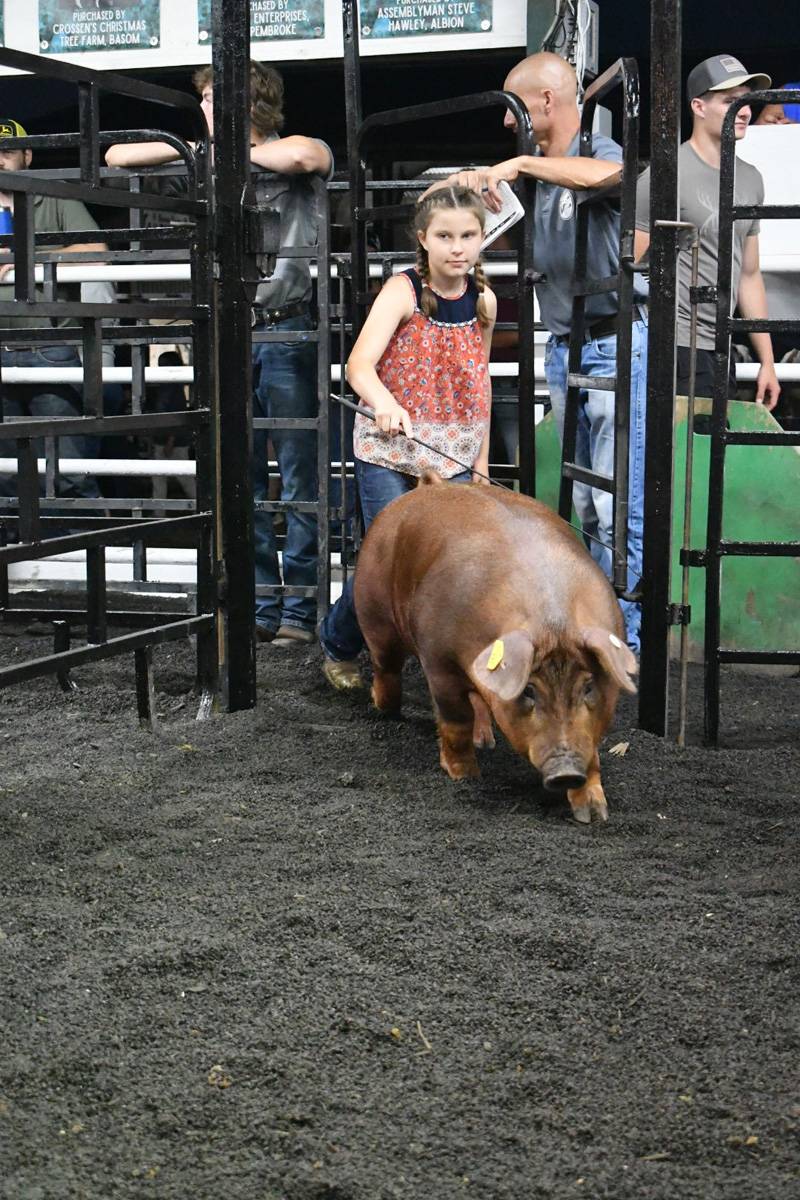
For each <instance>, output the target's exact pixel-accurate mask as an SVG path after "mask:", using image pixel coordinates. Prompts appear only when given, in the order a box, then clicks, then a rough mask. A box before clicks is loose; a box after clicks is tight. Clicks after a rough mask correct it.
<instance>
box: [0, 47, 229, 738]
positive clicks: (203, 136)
mask: <svg viewBox="0 0 800 1200" xmlns="http://www.w3.org/2000/svg"><path fill="white" fill-rule="evenodd" d="M0 63H2V64H3V65H4V66H8V67H13V68H16V69H18V70H21V71H25V72H30V73H32V74H35V75H36V76H37V77H39V78H43V79H46V78H51V79H57V80H60V81H63V82H65V83H68V84H72V85H74V86H75V87H76V88H77V93H78V108H79V132H78V133H77V134H66V135H54V136H39V137H28V138H23V139H19V138H16V139H6V140H5V141H4V143H3V144H4V147H5V148H8V149H32V150H35V149H36V148H41V147H59V148H70V149H77V150H78V151H79V155H80V172H79V178H78V179H77V181H75V182H73V181H71V180H64V179H63V178H62V179H55V178H52V177H50V178H42V177H41V176H37V174H36V173H35V172H30V171H20V172H15V173H11V172H7V173H4V181H3V187H4V190H6V191H8V192H9V193H11V194H13V200H14V207H13V233H10V234H9V233H7V234H4V235H3V236H2V237H0V247H3V248H6V249H8V248H10V249H12V250H13V254H14V266H15V282H14V300H13V301H9V302H6V303H2V304H0V342H2V345H3V349H4V350H5V351H6V352H9V351H10V350H13V349H14V348H18V347H19V346H20V345H26V346H34V347H36V346H47V345H53V344H59V345H78V346H80V347H81V350H82V358H83V412H82V415H79V416H75V417H48V418H40V417H35V418H34V417H28V418H21V419H11V420H3V422H2V434H3V437H4V438H6V439H9V440H11V441H13V443H14V444H15V447H16V458H17V467H18V471H17V479H18V484H17V492H18V495H17V498H16V499H13V498H12V499H6V501H5V502H4V505H3V510H2V518H1V519H0V543H2V544H0V605H1V606H2V608H1V609H0V617H1V618H2V619H3V620H5V621H10V620H20V619H26V618H30V617H31V616H38V617H41V615H42V612H41V610H40V609H36V610H27V609H24V608H19V607H15V606H14V605H13V604H12V603H11V596H10V590H9V584H8V567H9V564H11V563H14V562H20V561H30V560H36V559H42V558H47V557H49V556H52V555H54V554H59V553H63V552H66V551H74V550H78V551H85V553H86V576H87V586H86V609H85V610H84V611H81V610H79V609H63V608H60V609H58V610H54V609H50V610H48V617H49V618H50V619H51V620H54V621H55V622H56V626H55V645H54V647H53V653H51V654H47V655H43V656H42V657H39V658H36V659H33V660H30V661H28V662H23V663H18V664H15V665H13V666H8V667H4V668H2V669H0V686H3V685H6V684H11V683H15V682H18V681H21V680H25V679H30V678H33V677H35V676H40V675H45V674H56V675H57V677H58V678H59V679H60V680H61V681H62V685H63V686H69V679H68V675H67V672H68V671H69V669H70V668H71V667H75V666H78V665H79V664H81V663H85V662H91V661H96V660H98V659H104V658H109V657H112V656H113V655H117V654H120V653H125V652H128V651H131V650H132V651H134V652H135V653H136V665H137V695H138V701H139V712H140V716H141V717H142V718H143V719H147V720H150V719H151V718H152V711H151V702H150V701H151V695H152V687H151V676H150V672H151V660H150V655H151V651H152V647H153V646H155V645H158V644H159V643H163V642H166V641H172V640H175V639H178V638H184V637H187V636H189V635H194V636H196V638H197V677H198V683H199V686H200V689H201V691H202V700H201V705H200V713H201V714H205V713H207V712H208V711H209V710H210V706H211V701H212V698H213V695H214V693H215V692H216V689H217V681H218V653H217V625H218V602H217V574H218V572H217V563H216V550H215V546H216V544H217V543H216V538H215V519H216V512H217V500H216V497H217V478H216V469H217V462H216V453H215V444H216V438H215V419H216V418H215V395H216V383H215V370H216V367H215V362H216V359H215V345H216V339H215V334H214V326H213V319H212V312H213V305H212V288H213V278H212V270H213V245H212V221H211V211H210V203H209V182H210V174H209V161H208V143H207V131H206V129H205V122H204V121H203V118H202V115H201V113H200V111H199V109H198V106H197V105H196V104H195V103H194V101H193V100H191V99H190V98H189V97H188V96H185V95H183V94H181V93H179V92H174V91H171V90H169V89H166V88H161V87H156V86H154V85H151V84H145V83H141V82H138V81H135V80H132V79H129V78H127V77H124V76H121V75H117V74H110V73H102V74H100V73H98V72H94V71H91V70H89V69H87V68H82V67H77V66H72V65H68V64H66V63H60V62H54V61H51V60H48V61H47V62H44V61H43V60H42V59H40V58H38V57H36V56H34V55H28V54H23V53H20V52H18V51H13V50H5V49H4V50H0ZM101 91H104V92H109V91H110V92H114V93H116V94H118V95H122V96H129V97H135V98H136V99H138V100H147V101H152V102H155V103H157V104H160V105H164V106H167V107H168V108H171V109H173V110H174V109H178V110H182V111H184V113H185V114H186V115H187V116H188V119H189V121H190V122H192V123H193V125H194V130H195V136H196V148H195V149H192V147H190V146H189V145H188V144H187V143H186V142H185V141H183V140H182V139H180V138H177V137H174V136H172V135H168V134H164V133H162V132H158V133H156V132H155V131H152V130H149V131H148V130H144V131H142V130H139V131H136V132H131V131H128V130H124V131H119V130H117V131H112V132H101V131H100V128H99V111H100V109H99V97H100V93H101ZM155 138H158V140H161V141H168V142H169V143H170V144H171V145H172V146H173V147H174V148H175V149H176V150H177V151H178V153H179V155H180V156H181V158H182V159H183V161H184V163H185V164H186V171H187V176H188V195H187V196H186V197H185V198H184V197H180V198H179V197H162V196H159V197H154V196H152V195H146V194H143V193H137V194H133V195H131V194H128V193H127V192H122V191H118V190H115V189H112V188H109V187H106V186H103V183H102V181H101V171H100V160H99V156H100V152H101V150H102V148H103V147H104V146H105V145H107V144H109V143H111V142H123V141H134V140H139V141H141V140H150V139H155ZM37 195H43V196H44V195H46V196H50V197H56V198H61V199H64V200H78V201H81V202H82V203H86V204H93V205H97V206H103V207H104V208H111V209H114V210H120V209H129V208H130V209H133V210H134V212H135V213H136V214H141V212H142V211H144V210H147V209H158V210H159V211H161V212H170V213H174V214H178V215H179V216H180V218H181V221H182V222H184V223H182V224H179V225H175V226H165V227H162V228H158V227H156V228H152V227H151V228H150V229H149V230H148V238H149V239H151V241H152V242H155V243H157V244H159V245H161V246H162V247H163V248H164V250H165V251H166V252H167V253H168V254H172V255H173V256H176V255H177V256H179V257H180V256H181V254H182V256H183V257H184V258H185V259H186V260H188V261H189V262H190V263H191V264H192V270H191V295H190V298H189V301H188V302H186V303H182V302H178V303H174V302H164V303H159V302H158V301H154V300H149V301H147V302H146V303H141V302H135V301H134V302H129V303H113V304H96V303H81V302H76V301H74V300H68V299H62V298H60V297H59V295H58V292H57V283H58V269H59V263H63V262H64V261H65V260H68V261H69V262H70V263H76V262H81V261H84V262H85V261H86V260H87V259H91V260H93V261H96V259H97V254H96V253H95V254H93V255H87V254H85V253H84V254H79V253H70V254H69V255H66V254H60V253H58V252H57V251H56V252H52V251H50V250H49V249H48V247H49V246H52V245H57V244H58V243H59V241H62V242H63V240H64V235H63V234H57V233H56V234H54V233H48V232H45V231H37V230H36V229H35V227H34V205H35V198H36V196H37ZM140 237H141V229H140V227H139V221H138V219H137V220H136V222H135V223H132V224H131V225H129V226H126V227H124V228H117V227H112V225H111V223H110V222H109V225H108V227H107V228H101V229H100V231H99V232H98V231H97V230H86V231H78V232H74V233H70V234H69V240H70V242H71V243H72V244H78V243H81V242H83V243H94V242H97V241H98V240H99V239H102V241H104V242H105V243H106V244H107V245H108V246H109V248H110V249H109V251H108V253H107V254H105V255H104V256H103V257H104V259H105V260H106V261H110V262H114V263H125V262H130V261H132V260H133V259H135V258H138V257H139V254H140V251H139V250H137V249H136V247H137V245H138V240H139V238H140ZM37 271H41V273H42V276H43V287H42V288H41V289H40V290H38V291H37V286H36V283H37ZM22 312H24V314H25V315H26V316H29V317H30V316H34V317H36V318H40V319H41V320H42V325H41V326H40V327H38V328H30V327H29V328H25V329H24V330H23V329H21V328H20V327H18V326H15V325H14V324H13V319H14V318H15V317H19V316H20V314H21V313H22ZM158 317H162V318H169V319H170V320H171V321H172V322H176V324H172V325H171V326H170V330H169V335H168V340H169V341H170V342H171V343H172V342H185V343H187V344H188V345H190V346H191V348H192V358H193V363H194V374H195V382H194V388H193V390H192V397H191V402H190V405H189V408H188V411H186V412H176V413H164V414H160V415H158V414H143V413H142V411H141V400H142V394H143V382H144V361H145V359H144V355H145V350H146V347H147V346H149V345H150V344H151V343H152V342H154V341H157V340H158V331H157V330H154V327H153V326H152V325H149V324H148V322H149V321H150V320H152V319H154V318H158ZM64 318H68V319H72V320H74V321H76V322H77V324H76V325H74V326H71V327H70V326H62V327H54V322H55V321H57V320H63V319H64ZM120 318H122V319H124V320H125V321H127V322H130V323H129V324H126V325H121V326H117V327H115V328H113V329H105V328H103V325H102V322H103V321H104V320H108V319H120ZM104 339H105V340H106V341H107V342H111V343H114V344H121V343H124V344H127V345H129V346H130V347H131V359H132V380H133V386H132V390H131V411H130V412H129V413H127V414H124V415H118V416H106V415H105V413H104V409H103V378H102V346H103V341H104ZM163 340H167V339H166V338H164V339H163ZM0 415H3V414H2V413H0ZM154 428H157V429H160V430H162V431H169V430H183V431H185V432H186V433H188V434H190V435H191V436H192V438H193V442H194V449H195V457H196V472H197V475H196V479H197V484H196V486H197V505H196V511H195V512H194V513H192V514H191V515H187V516H176V517H167V518H164V519H152V518H146V517H136V516H130V517H126V518H125V519H120V518H119V517H114V516H110V517H109V516H106V515H104V510H106V508H107V505H106V502H105V501H104V500H103V499H100V500H97V499H92V498H86V499H80V498H71V497H64V496H60V495H59V494H58V491H59V488H58V439H59V437H62V436H66V435H71V434H78V435H102V436H104V437H113V436H119V435H124V434H128V433H131V432H136V431H145V430H153V429H154ZM42 438H43V439H44V443H45V459H46V469H45V477H46V488H45V494H44V495H43V496H40V486H39V473H40V472H39V465H38V462H37V457H38V453H39V451H38V448H37V447H38V443H39V442H40V440H41V439H42ZM152 545H158V546H180V547H188V548H193V549H194V550H195V551H196V554H197V590H196V597H197V599H196V611H195V613H194V615H192V616H189V617H186V618H183V619H180V620H175V619H174V615H170V614H166V613H163V612H144V613H142V612H128V611H119V610H114V609H112V608H110V607H109V604H108V598H107V593H106V550H107V548H108V547H111V546H130V547H132V548H139V549H141V548H142V547H145V546H152ZM111 622H113V623H114V624H117V625H118V624H122V625H129V626H131V625H132V626H138V627H139V628H137V629H136V630H135V632H131V633H124V634H120V635H115V636H111V637H109V636H108V626H109V623H111ZM75 624H81V625H83V624H85V625H86V628H87V641H86V644H85V645H83V646H79V647H74V648H71V646H70V640H71V635H70V630H71V627H72V626H73V625H75Z"/></svg>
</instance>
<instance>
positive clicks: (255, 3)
mask: <svg viewBox="0 0 800 1200" xmlns="http://www.w3.org/2000/svg"><path fill="white" fill-rule="evenodd" d="M324 36H325V0H250V40H251V42H272V41H297V40H300V39H303V40H305V39H306V38H322V37H324ZM197 40H198V42H199V43H200V44H201V45H207V44H209V43H210V42H211V0H199V3H198V5H197Z"/></svg>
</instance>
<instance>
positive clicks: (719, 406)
mask: <svg viewBox="0 0 800 1200" xmlns="http://www.w3.org/2000/svg"><path fill="white" fill-rule="evenodd" d="M796 95H797V93H796V92H791V91H780V90H772V91H765V92H758V93H755V94H754V95H746V96H739V97H738V98H737V99H735V100H734V101H733V103H732V104H731V105H730V106H729V108H728V111H727V113H726V115H725V121H724V123H723V127H722V154H721V160H720V183H719V252H718V253H719V257H718V261H717V285H716V289H715V295H714V297H713V299H715V301H716V306H717V313H716V336H715V344H714V394H713V398H712V409H711V426H710V431H709V432H710V435H711V446H710V460H709V477H708V523H707V532H706V549H705V552H701V553H700V554H694V555H692V557H691V559H690V565H692V566H704V567H705V570H706V589H705V606H706V611H705V650H704V661H705V676H704V714H705V720H704V727H705V737H706V741H707V742H709V743H710V744H712V745H716V744H717V742H718V739H719V700H720V665H721V664H722V663H762V664H764V663H766V664H792V663H800V648H796V649H785V650H760V651H755V650H730V649H725V648H724V647H723V646H721V644H720V638H721V600H722V564H723V561H724V559H725V558H728V557H731V556H734V555H736V556H747V557H753V558H766V557H773V558H774V557H785V556H791V557H795V556H798V555H800V541H795V542H779V541H752V542H741V541H731V540H729V539H727V538H726V537H725V535H724V531H723V496H724V483H725V452H726V450H727V447H728V446H800V431H797V430H795V431H792V432H786V431H784V432H777V431H776V432H775V433H767V432H766V431H764V430H761V431H750V432H745V431H741V430H738V431H737V430H730V429H728V427H727V414H728V379H729V369H730V353H731V335H732V334H734V333H795V334H797V333H800V317H797V318H794V319H792V320H778V319H772V318H769V319H759V320H755V319H751V318H742V317H733V316H732V315H731V314H732V305H733V300H734V299H735V297H734V296H733V295H732V277H733V226H734V222H735V221H743V220H746V221H752V220H762V221H763V220H785V219H795V220H796V219H797V218H798V217H800V204H780V205H775V204H772V205H770V204H736V203H735V198H734V183H735V173H736V139H735V131H734V122H735V120H736V114H737V112H738V111H739V109H740V108H742V107H744V106H745V105H747V104H751V103H752V102H753V100H758V101H759V102H764V103H767V104H790V103H792V101H793V100H794V99H796ZM765 532H766V531H765Z"/></svg>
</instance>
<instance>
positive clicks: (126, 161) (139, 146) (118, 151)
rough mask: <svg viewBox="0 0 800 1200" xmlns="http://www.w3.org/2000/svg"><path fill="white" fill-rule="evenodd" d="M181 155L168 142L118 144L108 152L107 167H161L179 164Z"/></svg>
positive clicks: (109, 148)
mask: <svg viewBox="0 0 800 1200" xmlns="http://www.w3.org/2000/svg"><path fill="white" fill-rule="evenodd" d="M180 157H181V156H180V154H179V153H178V151H177V150H176V149H175V148H174V147H173V146H168V145H167V143H166V142H118V143H117V144H116V145H115V146H109V147H108V149H107V150H106V166H107V167H160V166H163V164H164V163H170V162H178V161H179V159H180Z"/></svg>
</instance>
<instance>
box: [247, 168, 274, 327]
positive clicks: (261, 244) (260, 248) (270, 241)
mask: <svg viewBox="0 0 800 1200" xmlns="http://www.w3.org/2000/svg"><path fill="white" fill-rule="evenodd" d="M242 227H243V231H244V259H245V267H244V280H243V282H244V286H245V291H246V293H247V298H248V300H249V301H250V302H251V303H252V302H253V301H254V300H255V298H256V288H257V287H258V285H259V283H261V281H262V279H269V278H270V277H271V275H272V273H273V272H274V270H275V262H276V259H277V256H278V251H279V250H280V246H281V215H280V213H279V212H278V210H277V208H270V207H269V205H268V204H259V203H258V201H257V200H256V198H255V194H254V191H253V189H252V187H246V188H245V190H244V194H243V196H242Z"/></svg>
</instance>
